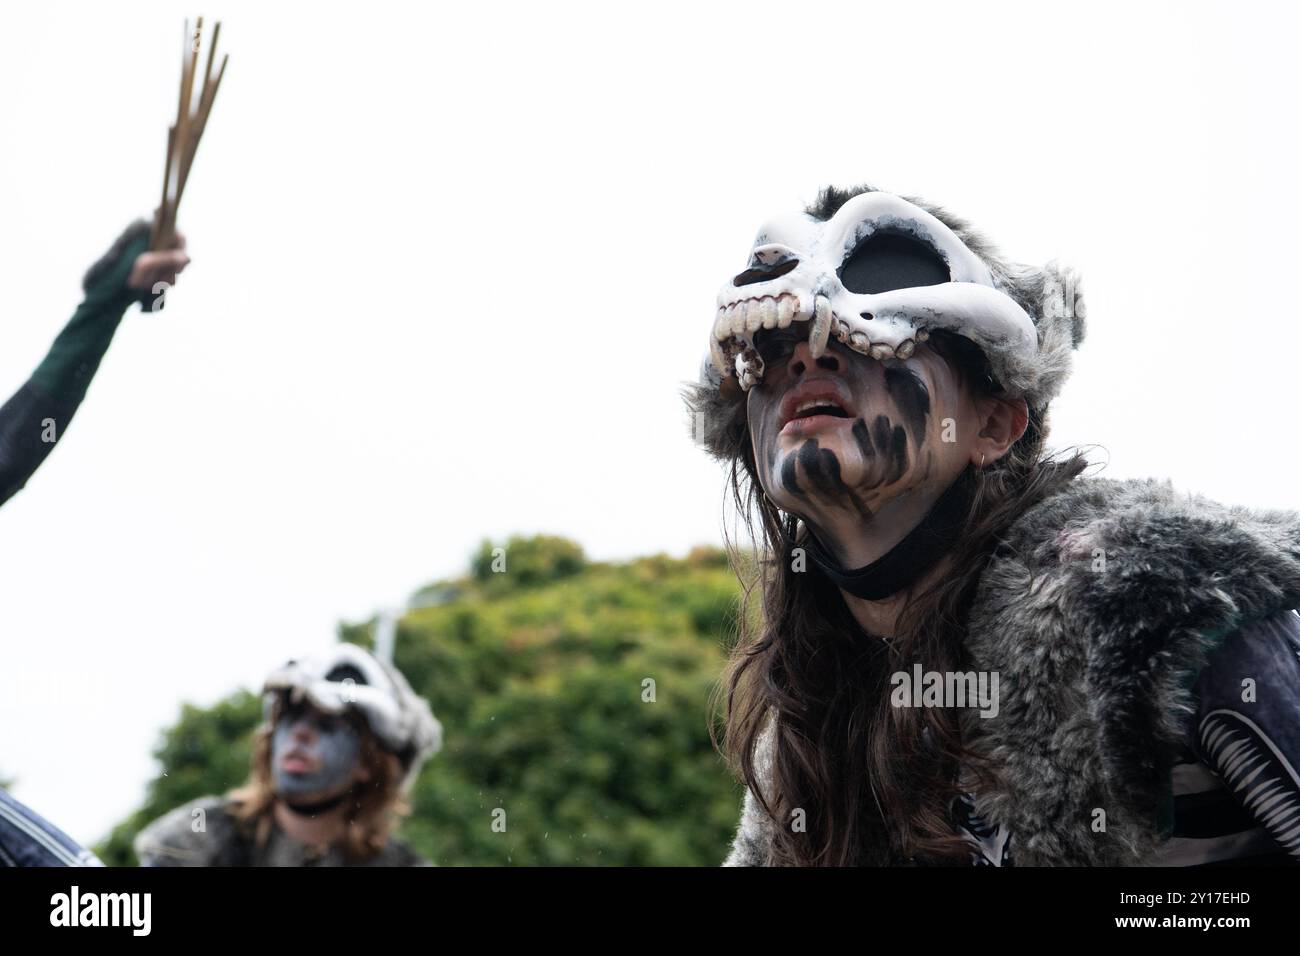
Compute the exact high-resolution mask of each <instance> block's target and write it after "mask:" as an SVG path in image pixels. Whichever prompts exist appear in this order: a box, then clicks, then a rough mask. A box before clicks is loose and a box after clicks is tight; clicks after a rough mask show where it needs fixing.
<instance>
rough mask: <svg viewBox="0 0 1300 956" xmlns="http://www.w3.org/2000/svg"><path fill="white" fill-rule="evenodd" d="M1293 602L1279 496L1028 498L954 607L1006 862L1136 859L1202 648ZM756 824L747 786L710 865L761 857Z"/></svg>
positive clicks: (1299, 595)
mask: <svg viewBox="0 0 1300 956" xmlns="http://www.w3.org/2000/svg"><path fill="white" fill-rule="evenodd" d="M1298 606H1300V514H1297V513H1296V512H1294V511H1289V510H1257V509H1249V508H1245V507H1240V506H1228V505H1223V504H1220V503H1217V502H1214V501H1211V500H1209V499H1206V498H1204V497H1202V496H1200V495H1193V494H1186V493H1181V492H1177V491H1175V490H1174V488H1173V486H1172V485H1171V484H1170V482H1169V481H1167V480H1165V481H1157V480H1154V479H1146V480H1141V479H1130V480H1122V481H1121V480H1113V479H1105V478H1087V477H1084V478H1078V479H1076V480H1075V481H1074V482H1072V483H1071V484H1070V485H1069V486H1068V487H1067V488H1065V489H1064V490H1062V491H1061V492H1059V493H1058V494H1056V495H1053V496H1052V497H1050V498H1048V499H1047V500H1045V501H1042V502H1039V503H1038V504H1037V505H1035V506H1034V507H1033V508H1031V509H1029V510H1028V511H1027V512H1026V513H1025V514H1024V515H1022V516H1021V517H1020V519H1019V520H1018V521H1016V522H1015V523H1014V524H1013V525H1012V526H1011V527H1010V528H1009V529H1008V530H1007V531H1006V532H1005V533H1004V535H1003V543H1002V544H1001V545H1000V546H999V548H998V550H997V551H996V552H995V553H994V555H993V556H992V558H991V560H990V563H989V565H988V567H987V568H986V570H985V571H984V573H983V575H982V576H981V578H980V582H979V584H978V587H977V590H976V594H975V598H974V601H973V603H972V606H971V610H970V614H969V617H968V624H969V627H968V636H967V647H968V649H969V651H970V655H971V659H972V666H973V667H974V668H976V669H977V670H981V671H989V672H996V673H997V674H998V675H999V683H1000V706H999V710H998V713H997V715H996V716H994V717H989V718H981V717H979V716H978V714H977V712H976V711H974V710H965V711H963V727H964V730H965V731H966V732H967V733H968V736H967V741H968V745H969V746H970V747H971V748H972V749H973V750H975V751H976V752H977V753H979V754H981V755H983V756H985V757H987V758H988V759H989V760H990V762H991V764H992V766H993V767H994V768H995V771H996V775H997V777H998V784H997V786H996V787H993V788H991V789H988V790H986V791H984V792H981V793H979V794H977V796H976V812H977V813H978V814H979V815H980V816H981V817H983V818H984V819H985V820H987V821H989V822H990V823H993V824H998V823H1000V824H1003V825H1004V826H1007V827H1009V828H1010V829H1011V832H1012V833H1013V835H1014V836H1013V839H1014V840H1015V856H1016V863H1017V865H1040V866H1041V865H1055V866H1070V865H1085V866H1096V865H1130V864H1142V863H1144V862H1147V861H1148V860H1149V859H1150V858H1151V854H1152V853H1153V851H1154V850H1155V849H1156V847H1157V845H1158V844H1159V843H1160V842H1161V840H1162V838H1163V837H1162V832H1161V827H1162V823H1167V822H1168V820H1167V814H1168V812H1169V810H1170V809H1171V803H1170V801H1171V799H1172V797H1171V793H1172V791H1171V780H1170V773H1171V768H1172V766H1173V764H1174V763H1175V758H1176V755H1177V753H1178V750H1179V748H1180V745H1181V744H1183V743H1184V742H1185V741H1186V739H1187V736H1188V733H1189V723H1188V722H1189V721H1190V718H1191V716H1192V696H1191V685H1192V684H1193V683H1194V681H1195V678H1196V675H1197V674H1198V673H1199V672H1200V670H1201V668H1202V667H1203V666H1204V665H1205V662H1206V658H1207V656H1208V655H1209V653H1210V651H1212V650H1213V649H1214V648H1215V647H1216V646H1217V645H1218V643H1219V642H1220V641H1221V640H1222V639H1223V638H1224V637H1225V636H1227V635H1228V634H1229V633H1231V632H1232V631H1234V630H1235V629H1237V628H1238V627H1240V626H1241V625H1243V624H1245V623H1247V622H1249V621H1252V620H1255V619H1257V618H1262V617H1266V616H1268V615H1270V614H1273V613H1276V612H1278V611H1284V610H1287V609H1290V608H1294V607H1298ZM759 758H760V759H759V760H758V762H757V763H758V767H759V768H760V772H762V771H763V768H764V767H765V766H766V764H765V761H767V760H770V755H766V754H760V755H759ZM1098 810H1101V811H1104V822H1105V829H1104V830H1100V828H1097V829H1094V827H1096V823H1095V821H1096V820H1098V819H1100V818H1101V815H1100V814H1098V813H1097V811H1098ZM770 826H771V821H770V820H768V819H766V815H765V814H764V813H763V811H762V810H761V808H760V807H759V806H758V804H757V801H755V800H754V799H753V797H752V795H749V794H747V795H746V799H745V810H744V815H743V817H742V820H741V825H740V829H739V831H738V833H737V836H736V843H735V846H734V848H733V850H732V853H731V855H730V857H728V860H727V863H728V864H729V865H747V864H748V865H754V864H760V863H762V862H763V861H764V859H765V858H766V846H767V843H768V839H769V837H768V834H769V833H770V831H769V830H768V828H769V827H770Z"/></svg>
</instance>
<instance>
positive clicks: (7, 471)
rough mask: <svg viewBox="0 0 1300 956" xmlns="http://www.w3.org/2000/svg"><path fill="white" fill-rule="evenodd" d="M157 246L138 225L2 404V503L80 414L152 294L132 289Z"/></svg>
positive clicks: (95, 272) (92, 274) (100, 265)
mask: <svg viewBox="0 0 1300 956" xmlns="http://www.w3.org/2000/svg"><path fill="white" fill-rule="evenodd" d="M148 245H149V225H148V223H145V222H143V221H140V222H137V223H134V224H133V225H132V226H131V227H129V228H128V229H127V230H126V232H124V233H122V235H121V236H120V237H119V238H118V240H117V242H115V243H114V244H113V248H112V249H110V250H109V251H108V253H107V254H106V255H105V256H104V257H103V258H101V259H100V260H99V262H97V263H95V265H94V266H92V267H91V268H90V271H89V272H87V273H86V277H85V279H84V280H83V287H84V289H85V299H84V300H83V301H82V303H81V305H79V306H78V307H77V311H76V312H75V313H73V316H72V318H71V319H70V320H69V321H68V324H67V325H66V326H64V328H63V331H62V332H60V333H59V334H58V337H57V338H55V340H54V344H53V345H51V346H50V351H49V354H47V355H46V356H45V359H44V361H42V362H41V364H40V365H39V366H38V367H37V369H36V371H35V372H33V373H32V376H31V378H29V379H28V380H27V381H26V382H25V383H24V384H23V386H22V387H21V388H19V389H18V391H17V392H15V393H14V394H13V396H12V397H11V398H10V399H9V400H8V401H7V402H5V403H4V405H0V504H3V503H4V502H5V501H7V500H8V499H9V498H10V497H12V496H13V495H14V494H16V493H17V492H18V491H19V490H20V489H21V488H22V487H23V486H24V485H25V484H26V483H27V479H28V478H30V477H31V476H32V474H33V473H34V472H35V471H36V469H37V468H39V467H40V466H41V463H42V462H43V461H45V459H46V457H47V456H48V455H49V453H50V452H51V451H52V450H53V449H54V445H55V443H56V442H57V441H58V440H59V439H60V438H62V437H63V432H64V430H65V429H66V428H67V427H68V423H69V422H70V421H71V420H72V416H73V415H75V414H76V411H77V408H78V407H79V406H80V405H81V401H82V399H84V398H85V397H86V389H87V388H89V387H90V380H91V379H92V378H93V377H94V375H95V372H96V370H98V368H99V363H100V361H101V360H102V359H103V357H104V353H105V352H106V351H108V346H109V344H110V343H111V342H112V341H113V335H114V333H115V332H117V327H118V324H119V323H120V322H121V321H122V315H123V314H124V313H125V312H126V309H127V306H129V305H130V304H131V303H132V302H136V301H141V302H143V301H149V300H151V299H152V295H151V294H150V293H145V294H144V296H142V295H141V293H140V292H138V291H136V290H133V289H128V288H127V285H126V280H127V277H128V276H129V275H130V273H131V266H132V265H133V264H134V263H135V260H136V257H137V256H139V255H140V253H142V252H144V251H145V250H146V249H147V248H148Z"/></svg>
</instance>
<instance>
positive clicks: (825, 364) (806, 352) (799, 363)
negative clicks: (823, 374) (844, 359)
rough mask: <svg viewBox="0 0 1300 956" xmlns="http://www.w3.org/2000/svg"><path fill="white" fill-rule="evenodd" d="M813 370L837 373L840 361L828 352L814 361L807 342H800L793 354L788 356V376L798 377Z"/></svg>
mask: <svg viewBox="0 0 1300 956" xmlns="http://www.w3.org/2000/svg"><path fill="white" fill-rule="evenodd" d="M814 368H822V369H826V371H828V372H838V371H839V370H840V359H839V357H838V356H837V355H835V353H833V352H830V351H827V352H824V353H823V354H822V357H821V358H818V359H815V358H813V354H812V347H811V346H810V345H809V344H808V343H807V342H800V343H799V344H798V345H796V346H795V347H794V352H792V353H791V355H790V364H789V369H790V374H791V375H794V376H795V377H799V376H802V375H803V374H804V373H805V372H808V371H810V370H811V369H814Z"/></svg>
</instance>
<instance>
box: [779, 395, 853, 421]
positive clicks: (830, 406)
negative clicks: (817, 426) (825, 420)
mask: <svg viewBox="0 0 1300 956" xmlns="http://www.w3.org/2000/svg"><path fill="white" fill-rule="evenodd" d="M818 415H829V416H830V417H831V418H852V417H853V416H852V415H850V414H849V413H848V412H846V411H845V410H844V408H843V407H842V406H841V405H840V404H839V403H838V402H835V401H827V400H825V399H816V400H814V401H811V402H802V403H801V404H800V405H799V407H798V408H796V409H795V410H794V416H793V417H792V418H791V419H790V420H791V421H798V420H799V419H802V418H816V417H817V416H818Z"/></svg>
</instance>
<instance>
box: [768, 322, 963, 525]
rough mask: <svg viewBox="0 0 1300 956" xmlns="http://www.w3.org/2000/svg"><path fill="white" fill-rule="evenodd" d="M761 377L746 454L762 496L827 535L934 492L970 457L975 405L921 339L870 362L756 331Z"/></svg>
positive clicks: (791, 336) (835, 346)
mask: <svg viewBox="0 0 1300 956" xmlns="http://www.w3.org/2000/svg"><path fill="white" fill-rule="evenodd" d="M756 347H757V348H758V349H759V351H760V353H761V355H762V357H763V361H764V365H765V367H766V373H765V375H764V376H763V379H762V381H761V383H757V384H755V385H754V386H753V387H752V388H750V390H749V394H748V417H749V426H750V434H751V439H752V443H753V452H754V461H755V463H756V465H757V468H758V474H759V480H760V482H761V484H762V486H763V490H764V491H765V492H767V496H768V497H769V498H770V499H771V500H772V501H773V503H775V504H776V505H777V507H779V508H781V509H782V510H784V511H787V512H790V513H792V514H796V515H798V516H800V517H801V518H803V519H805V520H806V521H807V522H808V523H809V524H810V525H811V526H812V527H813V528H815V529H818V530H819V531H821V532H824V533H826V534H827V535H828V536H829V537H830V538H837V537H841V536H844V535H852V534H856V533H860V531H861V529H862V528H863V527H865V526H866V525H868V524H869V522H870V521H871V520H872V519H873V517H875V516H876V515H877V514H878V513H879V512H880V511H881V509H882V508H883V507H885V506H886V505H887V504H888V503H889V502H891V501H896V500H899V499H901V498H903V497H905V496H913V495H914V496H917V497H918V498H919V499H922V500H926V499H933V498H934V497H936V496H937V495H938V494H940V493H941V492H942V491H943V490H944V489H945V488H947V487H948V486H950V485H951V484H952V482H953V481H954V480H955V479H956V477H957V476H958V475H959V474H960V473H961V471H962V470H963V469H964V468H965V467H966V465H967V463H968V462H969V461H970V459H971V447H972V445H973V443H974V441H975V438H976V436H977V434H978V431H979V419H980V417H979V413H978V410H977V408H976V405H975V403H974V400H973V399H972V398H971V396H970V393H969V391H968V390H967V389H966V388H965V387H963V386H962V383H961V381H960V380H959V379H958V377H957V375H956V373H955V372H954V370H953V369H952V368H951V367H950V365H949V364H948V362H947V360H945V359H944V358H943V357H942V356H941V355H939V354H938V352H936V351H935V350H934V349H933V348H932V347H931V346H930V345H928V344H920V345H918V346H916V348H915V349H914V350H913V351H912V353H911V355H910V357H909V358H907V359H905V360H904V359H898V358H887V359H884V360H880V361H878V360H876V359H873V358H869V357H867V356H865V355H861V354H859V353H857V352H855V351H853V350H852V349H851V348H848V347H846V346H844V345H842V344H840V343H839V342H836V341H834V340H832V341H831V342H829V343H828V346H827V348H826V351H825V352H824V353H822V355H821V357H820V358H813V355H812V350H811V349H810V347H809V344H808V332H807V329H806V328H801V327H800V324H799V323H795V324H794V325H793V326H792V327H791V328H789V329H773V330H770V331H767V330H765V331H764V332H761V333H759V335H758V336H757V341H756Z"/></svg>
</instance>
